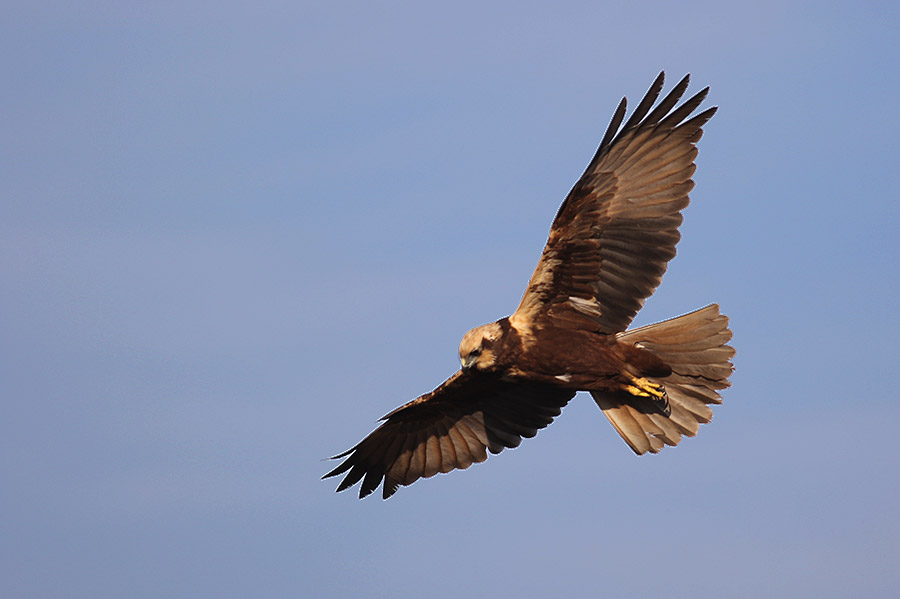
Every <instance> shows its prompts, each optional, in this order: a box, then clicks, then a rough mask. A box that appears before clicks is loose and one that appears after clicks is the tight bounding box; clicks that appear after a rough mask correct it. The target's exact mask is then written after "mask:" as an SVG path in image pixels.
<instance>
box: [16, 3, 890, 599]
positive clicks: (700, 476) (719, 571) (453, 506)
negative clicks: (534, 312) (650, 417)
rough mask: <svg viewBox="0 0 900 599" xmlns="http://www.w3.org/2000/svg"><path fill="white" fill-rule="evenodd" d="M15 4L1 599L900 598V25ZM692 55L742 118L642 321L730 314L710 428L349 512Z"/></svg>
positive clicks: (788, 9) (709, 136)
mask: <svg viewBox="0 0 900 599" xmlns="http://www.w3.org/2000/svg"><path fill="white" fill-rule="evenodd" d="M76 4H77V5H76ZM3 13H4V17H3V18H2V19H0V49H2V51H0V69H2V80H3V84H2V85H0V107H2V114H3V118H2V119H0V280H2V281H3V283H2V285H0V305H2V306H3V310H2V311H0V339H2V342H0V405H2V417H0V488H2V491H0V514H2V515H0V595H2V596H3V597H10V598H19V597H91V598H94V599H97V598H106V597H109V598H113V597H126V596H127V597H133V598H141V597H148V598H149V597H163V596H165V597H191V598H196V597H217V598H219V597H247V596H255V597H289V596H300V597H319V598H328V597H391V598H407V597H410V598H411V597H421V596H422V595H423V594H424V595H427V596H429V597H435V598H442V597H460V596H468V597H482V596H491V595H493V596H506V597H512V596H517V597H544V596H567V595H568V596H599V595H603V596H608V597H651V596H652V597H658V596H660V595H661V594H663V593H665V596H666V597H668V598H671V599H677V598H680V597H704V596H709V597H713V596H715V597H747V598H750V597H754V598H756V597H760V596H773V597H791V596H793V597H802V596H808V597H811V596H816V597H826V598H828V597H835V598H838V597H841V598H843V597H849V596H855V597H894V596H898V594H900V569H898V567H897V563H898V557H900V502H898V501H897V497H900V474H898V473H900V459H898V457H897V449H896V428H897V422H898V421H900V402H898V399H897V381H898V379H900V369H898V366H897V362H898V352H897V350H896V339H897V338H898V336H900V316H898V313H900V311H898V301H897V298H898V288H900V268H898V262H900V261H898V256H897V250H896V236H897V231H898V230H900V208H898V201H900V197H898V195H900V194H898V189H900V169H898V168H897V166H898V164H897V160H898V152H900V145H898V142H897V140H898V139H900V116H898V111H897V107H896V103H897V102H896V100H897V98H898V97H900V78H898V77H897V72H898V68H900V41H898V37H897V31H900V9H898V7H897V5H896V3H891V2H867V3H855V4H852V8H851V3H834V2H832V3H819V2H767V1H763V2H758V3H755V4H753V5H752V6H751V5H747V4H741V5H737V4H735V5H733V6H729V3H720V2H683V3H674V4H673V3H665V2H651V3H645V4H642V5H641V7H640V8H638V7H626V6H622V5H619V4H615V5H609V6H606V5H605V3H597V2H561V3H555V5H554V6H553V7H550V6H549V3H531V2H519V3H512V2H510V3H504V2H479V3H469V2H457V3H453V4H443V5H441V6H439V7H438V6H433V5H432V4H431V3H414V2H394V3H378V4H376V3H363V2H335V3H330V4H326V3H307V2H299V3H298V2H261V3H255V4H253V5H252V7H251V6H250V5H244V4H241V3H232V2H224V3H218V4H215V5H213V4H207V3H193V2H188V3H182V2H179V3H174V2H160V3H154V5H153V6H150V5H146V4H143V3H107V2H90V1H88V2H79V3H64V2H42V3H39V5H38V3H25V2H13V3H10V4H7V5H6V6H5V8H4V10H3ZM663 69H664V70H665V71H666V72H667V74H668V81H667V85H666V88H665V89H666V90H668V89H669V88H670V87H671V85H673V84H674V83H675V82H676V81H677V80H678V79H680V77H681V76H682V75H683V74H684V73H688V72H690V73H691V74H692V85H691V88H690V90H689V92H690V91H696V90H699V89H701V88H702V87H704V86H706V85H709V86H711V88H712V89H711V92H710V95H709V98H708V100H707V101H706V102H705V104H704V105H703V106H712V105H716V106H719V112H718V113H717V114H716V115H715V117H714V118H713V119H712V121H711V122H710V123H709V124H708V125H707V126H706V128H705V130H706V134H705V136H704V138H703V139H702V141H701V142H700V144H699V147H700V155H699V157H698V160H697V163H698V171H697V173H696V175H695V177H694V180H695V181H696V184H697V185H696V187H695V189H694V191H693V192H692V194H691V199H692V204H691V206H690V207H688V208H687V209H686V211H685V222H684V225H683V227H682V229H681V231H682V234H683V238H682V241H681V243H680V244H679V246H678V256H677V257H676V258H675V259H674V260H673V261H672V262H671V263H670V265H669V270H668V273H667V275H666V277H665V278H664V280H663V283H662V286H661V287H660V289H659V290H658V291H657V293H656V294H655V295H654V296H653V297H652V298H651V299H650V300H649V301H648V303H647V305H646V307H645V309H644V310H643V311H642V312H641V313H640V314H639V315H638V318H637V319H636V321H635V325H642V324H648V323H650V322H654V321H658V320H662V319H665V318H668V317H671V316H675V315H678V314H682V313H685V312H688V311H691V310H693V309H696V308H699V307H701V306H704V305H706V304H708V303H711V302H718V303H720V305H721V306H722V310H723V312H724V313H726V314H728V315H729V316H730V317H731V319H732V320H731V325H732V329H733V331H734V334H735V336H734V340H733V345H734V346H735V347H736V349H737V352H738V353H737V356H736V358H735V365H736V372H735V374H734V377H733V379H732V381H733V387H732V388H731V389H729V390H727V391H726V392H725V394H724V400H725V403H724V404H723V405H722V406H720V407H719V408H717V410H716V417H715V419H714V421H713V423H711V424H709V425H705V426H704V427H703V428H701V431H700V434H699V435H698V436H697V438H695V439H688V440H685V441H684V442H683V443H682V444H681V445H680V446H679V447H677V448H668V449H666V450H664V451H663V452H662V453H661V454H659V455H656V456H644V457H640V458H639V457H636V456H634V455H633V454H632V452H631V451H630V450H629V449H628V447H627V446H626V445H625V444H624V443H623V442H622V440H621V439H620V438H619V437H618V435H617V434H616V433H615V431H614V430H613V429H612V427H611V426H610V425H609V423H608V422H607V421H606V419H605V418H604V417H603V415H602V414H601V412H600V411H599V410H598V409H597V408H596V406H595V405H594V404H593V402H592V401H591V400H590V398H589V397H588V396H587V395H584V394H579V395H578V396H576V398H575V399H574V400H573V401H572V402H571V403H570V404H569V406H568V407H567V408H565V409H564V410H563V413H562V415H561V416H560V418H558V419H557V421H556V422H555V423H554V424H553V425H551V426H550V427H549V428H548V429H546V430H544V431H541V432H540V433H539V434H538V436H537V437H536V438H534V439H531V440H526V441H525V442H523V443H522V445H521V447H519V448H518V449H516V450H513V451H505V452H504V453H502V454H500V455H499V456H491V457H490V458H489V459H488V461H487V462H486V463H484V464H480V465H475V466H473V467H472V468H470V469H469V470H467V471H465V472H454V473H452V474H450V475H446V476H437V477H435V478H432V479H428V480H425V481H420V482H418V483H416V484H415V485H413V486H411V487H408V488H401V489H400V491H399V492H398V493H397V494H396V495H395V496H394V497H392V498H391V499H390V500H389V501H387V502H383V501H381V500H380V499H379V498H378V497H377V496H373V497H371V498H369V499H367V500H366V501H362V502H360V501H358V500H357V499H356V496H355V494H354V492H355V490H354V491H350V492H346V493H342V494H340V495H335V494H334V492H333V491H334V488H335V486H336V484H337V480H336V479H331V480H328V481H325V482H323V481H320V480H319V477H320V476H321V475H322V474H324V473H325V472H327V471H328V470H329V469H330V468H331V467H333V464H332V463H330V462H324V461H322V458H325V457H327V456H329V455H334V454H336V453H339V452H341V451H343V450H345V449H347V448H349V447H350V446H352V445H353V444H355V443H356V442H357V441H359V440H360V439H361V438H362V437H363V436H364V435H365V434H367V433H368V432H370V431H371V430H372V428H374V426H375V424H376V423H375V420H376V419H377V418H378V417H380V416H381V415H383V414H384V413H386V412H388V411H390V410H392V409H393V408H395V407H396V406H398V405H400V404H402V403H404V402H406V401H408V400H410V399H412V398H414V397H416V396H418V395H420V394H422V393H424V392H426V391H430V390H431V389H433V388H434V387H436V386H437V385H438V384H439V383H440V382H442V381H443V380H444V379H445V378H446V377H448V376H449V375H451V374H452V373H453V372H454V371H455V369H456V368H457V366H458V361H457V355H456V352H457V345H458V343H459V340H460V338H461V336H462V335H463V333H465V332H466V331H467V330H468V329H469V328H472V327H474V326H476V325H479V324H482V323H485V322H490V321H493V320H495V319H497V318H500V317H502V316H505V315H507V314H509V313H510V312H511V311H513V310H514V309H515V307H516V305H517V303H518V301H519V299H520V297H521V294H522V292H523V290H524V287H525V284H526V282H527V280H528V278H529V276H530V275H531V272H532V269H533V268H534V265H535V264H536V262H537V259H538V257H539V255H540V251H541V249H542V247H543V244H544V241H545V240H546V235H547V231H548V229H549V226H550V222H551V220H552V217H553V215H554V214H555V212H556V210H557V208H558V206H559V204H560V202H561V201H562V199H563V198H564V197H565V194H566V192H567V191H568V189H569V188H570V186H571V185H572V184H573V183H574V182H575V181H576V180H577V178H578V176H579V175H580V174H581V172H582V170H583V168H584V167H585V165H586V164H587V162H588V161H589V159H590V158H591V156H592V155H593V152H594V151H595V149H596V146H597V144H598V143H599V141H600V138H601V137H602V135H603V132H604V130H605V127H606V125H607V123H608V121H609V118H610V117H611V115H612V112H613V110H614V108H615V106H616V104H617V103H618V101H619V99H620V98H621V97H622V96H623V95H626V96H628V98H629V100H630V101H631V106H633V105H634V103H636V101H637V100H639V99H640V97H641V96H642V95H643V93H644V92H645V91H646V90H647V88H648V87H649V85H650V83H651V82H652V80H653V78H654V77H655V76H656V74H657V73H658V72H659V71H660V70H663Z"/></svg>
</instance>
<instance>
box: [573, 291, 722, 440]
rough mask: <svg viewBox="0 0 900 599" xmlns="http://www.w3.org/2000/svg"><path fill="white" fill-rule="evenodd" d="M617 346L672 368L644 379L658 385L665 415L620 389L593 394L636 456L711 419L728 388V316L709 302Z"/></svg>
mask: <svg viewBox="0 0 900 599" xmlns="http://www.w3.org/2000/svg"><path fill="white" fill-rule="evenodd" d="M617 337H618V340H619V341H620V342H625V343H633V344H635V345H637V346H638V347H640V348H642V349H645V350H647V351H649V352H651V353H652V354H654V355H655V356H656V357H658V358H660V359H661V360H662V361H663V362H665V363H666V364H667V365H669V366H670V367H671V368H672V374H671V375H669V376H666V377H660V378H654V377H647V378H648V379H649V380H650V381H651V382H652V383H655V384H658V385H663V386H664V387H665V391H666V393H667V395H668V400H669V410H670V413H669V414H668V415H666V414H664V413H663V412H662V411H661V410H660V408H659V405H658V402H656V401H654V400H653V399H652V398H650V397H638V396H635V395H632V394H630V393H627V392H625V391H618V392H616V391H592V392H591V395H592V396H593V397H594V401H596V402H597V405H598V406H600V409H601V410H603V413H604V414H605V415H606V417H607V418H608V419H609V421H610V422H611V423H612V425H613V426H614V427H615V429H616V430H617V431H618V432H619V434H620V435H622V438H623V439H625V442H626V443H628V445H629V446H630V447H631V449H633V450H634V452H635V453H637V454H643V453H647V452H648V451H649V452H651V453H656V452H658V451H659V450H660V449H662V448H663V446H664V445H673V446H674V445H678V442H679V441H681V437H682V436H686V437H693V436H694V435H696V434H697V431H698V430H699V428H700V424H702V423H706V422H709V421H710V420H711V419H712V414H713V412H712V408H710V407H709V404H720V403H722V399H721V396H720V395H719V393H718V391H719V390H721V389H725V388H727V387H729V386H730V385H731V383H729V382H728V377H730V376H731V373H732V372H733V371H734V367H733V366H732V365H731V358H732V357H734V348H732V347H730V346H728V345H726V344H727V343H728V341H729V340H730V339H731V331H730V330H729V329H728V317H727V316H725V315H724V314H719V306H718V305H716V304H712V305H710V306H707V307H705V308H701V309H699V310H697V311H695V312H691V313H690V314H685V315H684V316H679V317H677V318H672V319H671V320H665V321H663V322H658V323H656V324H651V325H648V326H645V327H640V328H637V329H634V330H631V331H625V332H624V333H619V334H618V335H617Z"/></svg>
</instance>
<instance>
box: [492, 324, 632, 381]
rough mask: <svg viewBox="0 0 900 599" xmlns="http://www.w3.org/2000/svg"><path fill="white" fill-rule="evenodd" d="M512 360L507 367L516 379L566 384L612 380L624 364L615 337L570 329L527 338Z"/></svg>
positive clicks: (540, 333) (553, 330) (537, 333)
mask: <svg viewBox="0 0 900 599" xmlns="http://www.w3.org/2000/svg"><path fill="white" fill-rule="evenodd" d="M511 349H512V348H511ZM508 357H509V358H510V360H509V361H508V364H506V365H505V366H507V370H508V371H509V372H510V373H511V374H514V375H515V376H525V377H528V378H532V379H544V380H554V381H562V382H586V381H587V380H588V379H589V380H591V381H594V380H596V379H598V378H600V379H602V378H608V377H610V376H613V375H616V374H617V373H618V372H619V371H620V369H621V366H622V363H623V356H621V351H620V348H619V346H618V344H617V343H616V341H615V338H614V337H611V336H607V335H598V334H596V333H591V332H587V331H577V330H574V331H573V330H567V329H544V330H541V331H537V332H535V333H534V334H533V337H532V338H523V339H522V340H521V343H520V346H519V347H518V348H516V349H515V350H513V351H510V353H509V356H508ZM585 377H587V378H585Z"/></svg>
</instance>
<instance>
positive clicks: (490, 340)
mask: <svg viewBox="0 0 900 599" xmlns="http://www.w3.org/2000/svg"><path fill="white" fill-rule="evenodd" d="M502 335H503V329H502V327H501V326H500V323H498V322H492V323H490V324H483V325H481V326H480V327H476V328H474V329H472V330H471V331H469V332H468V333H466V334H465V335H463V338H462V341H461V342H460V343H459V361H460V363H461V364H462V369H463V370H469V369H470V368H475V369H477V370H489V369H490V368H491V367H492V366H494V364H496V362H497V355H496V354H495V353H494V349H493V348H494V345H495V343H496V342H497V341H498V340H499V339H500V337H501V336H502Z"/></svg>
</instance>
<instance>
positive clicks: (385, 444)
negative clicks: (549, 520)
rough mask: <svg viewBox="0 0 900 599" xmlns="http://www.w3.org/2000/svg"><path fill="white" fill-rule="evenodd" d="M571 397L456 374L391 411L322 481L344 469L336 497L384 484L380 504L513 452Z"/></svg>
mask: <svg viewBox="0 0 900 599" xmlns="http://www.w3.org/2000/svg"><path fill="white" fill-rule="evenodd" d="M574 395H575V392H574V391H568V390H565V389H560V388H558V387H554V386H550V385H542V384H538V383H529V382H517V381H511V380H503V379H500V378H499V377H497V376H493V375H484V374H479V373H474V372H463V371H459V372H457V373H456V374H454V375H453V376H452V377H450V378H449V379H447V381H445V382H444V383H443V384H442V385H441V386H440V387H438V388H437V389H435V390H434V391H432V392H431V393H426V394H425V395H423V396H421V397H419V398H418V399H415V400H413V401H411V402H409V403H408V404H406V405H404V406H402V407H400V408H397V409H396V410H394V411H393V412H391V413H390V414H388V415H387V416H385V417H384V418H382V420H385V423H384V424H382V425H381V426H379V427H378V428H377V429H375V431H373V432H372V433H371V434H370V435H369V436H368V437H366V438H365V439H363V440H362V441H360V442H359V444H357V445H356V446H355V447H353V448H352V449H350V450H349V451H346V452H344V453H342V454H340V455H338V456H335V458H346V459H345V460H344V461H343V462H342V463H341V464H340V465H339V466H338V467H337V468H335V469H334V470H332V471H331V472H329V473H328V474H326V475H325V476H323V477H322V478H328V477H329V476H336V475H338V474H341V473H343V472H347V471H348V470H349V471H350V472H349V473H348V474H347V476H345V477H344V480H342V481H341V484H340V485H339V486H338V488H337V490H338V491H343V490H344V489H346V488H348V487H351V486H353V485H354V484H356V483H357V482H358V481H359V480H360V479H363V477H365V478H364V479H363V483H362V486H361V487H360V490H359V497H360V499H362V498H363V497H365V496H366V495H368V494H369V493H371V492H372V491H374V490H375V489H377V488H378V485H379V484H380V483H381V480H382V479H384V489H383V497H384V498H385V499H387V498H388V497H390V496H391V495H393V494H394V492H395V491H396V490H397V487H398V486H399V485H410V484H412V483H414V482H415V481H417V480H418V479H420V478H428V477H429V476H434V475H435V474H437V473H438V472H450V471H451V470H453V469H455V468H460V469H465V468H468V467H469V466H471V465H472V463H473V462H483V461H485V460H486V459H487V451H486V450H490V451H491V453H495V454H496V453H500V452H501V451H502V450H503V448H504V447H517V446H518V445H519V443H521V442H522V437H528V438H530V437H533V436H534V435H536V434H537V431H538V430H539V429H542V428H544V427H545V426H547V425H548V424H550V423H551V422H552V421H553V418H555V417H556V416H558V415H559V413H560V410H561V409H562V408H563V406H565V405H566V404H567V403H568V402H569V400H570V399H572V397H573V396H574Z"/></svg>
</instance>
